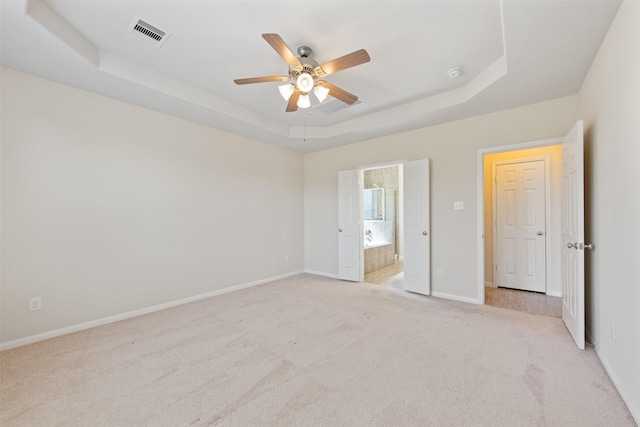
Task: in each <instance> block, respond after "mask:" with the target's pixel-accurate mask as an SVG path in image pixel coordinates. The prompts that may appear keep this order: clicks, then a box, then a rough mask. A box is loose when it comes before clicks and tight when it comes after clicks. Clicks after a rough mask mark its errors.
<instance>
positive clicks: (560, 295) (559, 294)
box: [547, 291, 562, 298]
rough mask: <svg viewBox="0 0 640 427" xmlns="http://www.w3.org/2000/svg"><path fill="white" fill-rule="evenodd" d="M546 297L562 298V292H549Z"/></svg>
mask: <svg viewBox="0 0 640 427" xmlns="http://www.w3.org/2000/svg"><path fill="white" fill-rule="evenodd" d="M547 295H549V296H552V297H559V298H562V291H549V292H547Z"/></svg>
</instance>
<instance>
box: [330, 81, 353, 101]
mask: <svg viewBox="0 0 640 427" xmlns="http://www.w3.org/2000/svg"><path fill="white" fill-rule="evenodd" d="M324 87H326V88H327V89H329V95H331V96H333V97H334V98H337V99H339V100H340V101H342V102H346V103H347V104H349V105H351V104H353V103H354V102H356V101H357V100H358V97H357V96H355V95H353V94H351V93H349V92H347V91H346V90H344V89H340V88H339V87H338V86H336V85H333V84H331V83H329V82H324Z"/></svg>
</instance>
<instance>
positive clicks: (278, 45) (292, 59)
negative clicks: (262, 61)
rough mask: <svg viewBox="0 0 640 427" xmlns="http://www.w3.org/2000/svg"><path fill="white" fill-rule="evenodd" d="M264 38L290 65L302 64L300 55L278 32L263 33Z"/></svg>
mask: <svg viewBox="0 0 640 427" xmlns="http://www.w3.org/2000/svg"><path fill="white" fill-rule="evenodd" d="M262 38H263V39H265V40H266V41H267V43H269V44H270V45H271V47H272V48H273V50H275V51H276V52H278V55H280V56H281V57H282V59H284V61H285V62H286V63H287V64H289V65H302V64H301V63H300V60H299V59H298V57H297V56H296V55H295V54H294V53H293V52H292V51H291V49H289V46H287V44H286V43H285V42H284V40H282V37H280V36H279V35H278V34H269V33H267V34H263V35H262Z"/></svg>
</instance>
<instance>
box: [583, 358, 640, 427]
mask: <svg viewBox="0 0 640 427" xmlns="http://www.w3.org/2000/svg"><path fill="white" fill-rule="evenodd" d="M594 350H595V352H596V354H597V355H598V358H599V359H600V363H601V364H602V366H603V367H604V370H605V371H607V374H609V378H611V382H613V385H614V386H615V388H616V389H617V391H618V393H619V394H620V397H622V400H624V403H626V404H627V409H629V412H630V413H631V416H632V417H633V419H634V420H635V421H636V424H638V425H640V407H639V406H638V402H634V401H633V399H631V396H630V395H629V392H628V391H627V390H626V389H625V388H624V384H623V383H622V382H621V381H620V379H619V378H618V376H617V375H616V371H615V370H614V369H613V368H612V367H611V365H610V364H609V362H608V361H607V359H605V358H604V357H602V355H601V354H600V353H599V352H598V347H595V346H594Z"/></svg>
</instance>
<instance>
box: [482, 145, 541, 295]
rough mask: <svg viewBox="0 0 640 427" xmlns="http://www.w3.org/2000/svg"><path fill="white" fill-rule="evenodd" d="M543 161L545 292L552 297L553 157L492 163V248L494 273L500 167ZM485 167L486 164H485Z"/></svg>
mask: <svg viewBox="0 0 640 427" xmlns="http://www.w3.org/2000/svg"><path fill="white" fill-rule="evenodd" d="M536 161H543V162H544V193H545V195H544V204H545V206H544V220H545V226H544V233H545V241H544V242H545V244H544V251H545V253H544V261H545V265H544V290H545V293H546V294H547V295H550V292H549V283H550V280H551V277H550V270H551V268H549V266H550V265H551V240H552V233H551V231H552V227H551V156H548V155H547V156H533V157H516V158H513V159H509V160H500V161H498V162H491V203H492V205H493V206H492V207H491V227H492V230H493V231H492V233H491V240H492V243H491V248H492V249H493V265H492V268H493V273H494V274H495V272H496V271H497V268H496V265H497V261H496V259H497V257H496V247H497V244H496V238H497V235H498V229H497V227H496V222H497V221H496V220H497V218H496V213H497V212H496V211H497V210H498V200H497V199H498V188H497V185H496V177H497V176H498V169H497V168H498V166H502V165H509V164H513V163H529V162H536ZM483 165H484V162H483ZM494 279H495V278H494Z"/></svg>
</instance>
